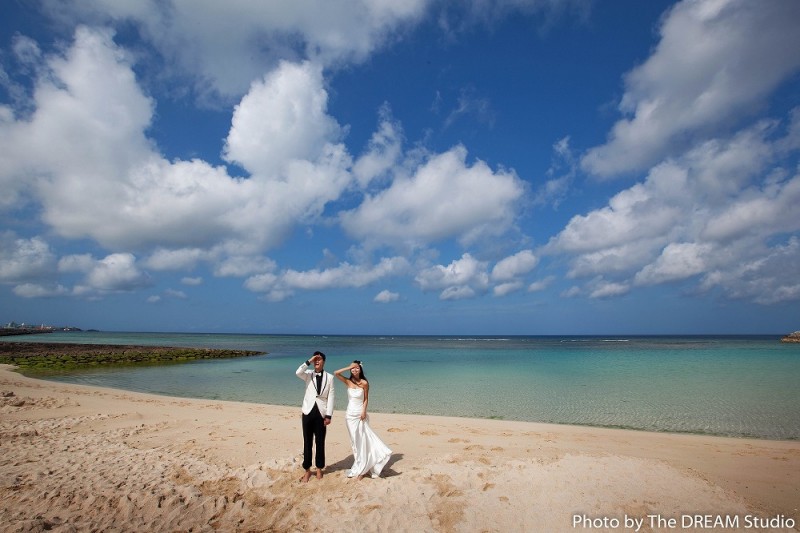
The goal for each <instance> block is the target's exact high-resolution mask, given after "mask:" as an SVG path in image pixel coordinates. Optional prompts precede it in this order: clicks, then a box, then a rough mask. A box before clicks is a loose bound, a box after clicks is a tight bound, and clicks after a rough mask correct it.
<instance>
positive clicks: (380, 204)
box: [340, 146, 524, 246]
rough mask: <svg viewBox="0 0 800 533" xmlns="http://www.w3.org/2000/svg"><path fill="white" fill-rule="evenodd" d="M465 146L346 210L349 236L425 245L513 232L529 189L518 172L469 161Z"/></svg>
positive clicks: (344, 219)
mask: <svg viewBox="0 0 800 533" xmlns="http://www.w3.org/2000/svg"><path fill="white" fill-rule="evenodd" d="M466 157H467V150H466V149H465V148H464V147H463V146H456V147H454V148H453V149H451V150H449V151H447V152H445V153H442V154H436V155H433V156H430V157H429V158H427V159H426V160H425V161H423V162H422V163H421V164H420V165H418V166H417V167H416V168H415V169H414V171H413V173H412V174H411V175H409V176H404V175H396V176H395V177H394V180H393V182H392V183H391V185H390V186H389V187H388V188H386V189H384V190H382V191H380V192H378V193H377V194H375V195H368V196H367V197H366V198H365V199H364V201H363V202H362V204H361V205H360V206H359V207H357V208H355V209H353V210H350V211H346V212H344V213H342V214H341V217H340V218H341V223H342V227H343V228H344V229H345V231H347V233H348V234H349V235H351V236H352V237H354V238H357V239H363V240H365V241H368V242H372V243H376V244H391V245H412V246H419V245H423V244H428V243H433V242H437V241H441V240H444V239H448V238H453V237H456V238H458V239H459V240H460V241H461V242H463V243H471V242H474V241H475V240H476V239H478V238H480V237H485V236H494V235H499V234H501V233H503V232H505V231H507V230H508V229H509V228H510V227H511V226H512V223H513V221H514V216H515V213H516V210H515V208H516V204H517V202H518V201H519V200H520V198H521V197H522V194H523V191H524V187H523V185H522V182H521V180H520V179H519V178H518V177H517V176H516V174H515V173H513V172H510V171H504V170H499V171H496V172H495V171H492V170H491V169H490V168H489V166H488V165H486V163H484V162H482V161H477V162H475V163H474V164H473V165H468V164H467V162H466Z"/></svg>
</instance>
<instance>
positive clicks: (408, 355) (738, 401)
mask: <svg viewBox="0 0 800 533" xmlns="http://www.w3.org/2000/svg"><path fill="white" fill-rule="evenodd" d="M2 340H3V341H4V342H13V341H15V340H16V341H23V340H26V341H36V342H45V341H46V342H83V343H111V344H147V345H165V346H203V347H219V348H239V349H248V350H258V351H264V352H268V355H264V356H256V357H252V358H242V359H229V360H213V361H198V362H192V363H187V364H182V365H171V366H159V367H141V368H124V369H93V370H87V371H81V372H73V373H70V374H64V375H59V376H51V377H48V379H52V380H55V381H64V382H70V383H81V384H88V385H98V386H104V387H115V388H121V389H127V390H134V391H142V392H151V393H157V394H164V395H170V396H186V397H197V398H210V399H222V400H234V401H246V402H256V403H268V404H277V405H299V403H300V400H301V397H302V386H301V382H300V381H299V380H298V379H297V378H296V377H295V376H294V371H295V369H296V368H297V366H298V365H299V364H300V363H301V362H303V361H304V360H305V359H307V358H308V357H309V356H310V354H311V353H312V352H313V351H314V350H322V351H323V352H325V353H326V355H327V356H328V360H327V363H326V366H325V368H326V370H328V371H331V372H332V371H334V370H336V369H338V368H341V367H344V366H346V365H347V364H349V362H350V361H352V360H353V359H360V360H363V361H364V362H365V364H364V372H365V374H366V375H367V377H368V379H369V380H370V384H371V388H370V392H371V394H370V410H372V411H376V412H385V413H412V414H428V415H448V416H463V417H473V418H498V419H505V420H525V421H536V422H553V423H560V424H580V425H590V426H603V427H624V428H633V429H641V430H648V431H667V432H690V433H705V434H714V435H729V436H740V437H745V436H746V437H759V438H767V439H800V388H798V381H800V345H797V344H784V343H781V342H780V341H779V338H778V337H776V336H741V337H738V336H734V337H731V336H721V337H717V336H692V337H660V336H659V337H609V338H601V337H427V336H426V337H373V336H303V335H219V334H161V333H92V332H82V333H54V334H48V335H46V336H43V335H38V336H26V337H16V338H8V337H6V338H3V339H2ZM337 393H338V396H337V398H336V409H337V410H338V411H340V412H341V411H342V410H343V409H344V406H345V403H346V394H345V392H344V387H340V388H339V389H337Z"/></svg>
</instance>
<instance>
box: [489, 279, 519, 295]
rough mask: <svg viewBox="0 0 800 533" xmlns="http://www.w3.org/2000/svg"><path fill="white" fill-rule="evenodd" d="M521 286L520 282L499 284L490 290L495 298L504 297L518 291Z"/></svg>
mask: <svg viewBox="0 0 800 533" xmlns="http://www.w3.org/2000/svg"><path fill="white" fill-rule="evenodd" d="M523 285H524V284H523V283H522V282H521V281H509V282H507V283H501V284H499V285H496V286H495V287H494V289H492V293H493V294H494V295H495V296H506V295H508V294H511V293H512V292H516V291H518V290H520V289H521V288H522V287H523Z"/></svg>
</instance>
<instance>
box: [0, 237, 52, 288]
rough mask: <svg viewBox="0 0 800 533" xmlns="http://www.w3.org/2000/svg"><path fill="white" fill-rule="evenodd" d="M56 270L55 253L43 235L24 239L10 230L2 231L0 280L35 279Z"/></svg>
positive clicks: (15, 281) (22, 280) (19, 280)
mask: <svg viewBox="0 0 800 533" xmlns="http://www.w3.org/2000/svg"><path fill="white" fill-rule="evenodd" d="M55 271H56V257H55V254H54V253H53V252H52V251H51V250H50V246H49V245H48V244H47V242H45V241H44V240H43V239H42V238H41V237H33V238H30V239H24V238H18V237H17V236H16V235H15V234H14V233H13V232H10V231H5V232H2V233H0V282H6V283H20V282H25V281H33V280H37V279H41V278H44V277H49V276H51V275H52V274H54V273H55Z"/></svg>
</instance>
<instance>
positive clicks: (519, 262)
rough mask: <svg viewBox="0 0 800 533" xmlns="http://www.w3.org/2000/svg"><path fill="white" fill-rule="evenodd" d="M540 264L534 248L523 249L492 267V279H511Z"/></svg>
mask: <svg viewBox="0 0 800 533" xmlns="http://www.w3.org/2000/svg"><path fill="white" fill-rule="evenodd" d="M537 264H539V258H538V257H536V255H534V253H533V251H532V250H522V251H521V252H517V253H516V254H514V255H512V256H509V257H506V258H505V259H502V260H500V261H498V262H497V264H495V265H494V268H493V269H492V279H493V280H495V281H509V280H512V279H514V278H516V277H518V276H521V275H524V274H527V273H528V272H530V271H531V270H533V269H534V268H536V265H537Z"/></svg>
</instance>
